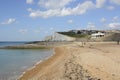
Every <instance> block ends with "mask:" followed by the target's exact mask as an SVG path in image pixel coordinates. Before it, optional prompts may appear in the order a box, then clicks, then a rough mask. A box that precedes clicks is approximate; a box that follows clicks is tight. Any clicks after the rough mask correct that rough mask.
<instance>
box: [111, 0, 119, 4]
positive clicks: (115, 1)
mask: <svg viewBox="0 0 120 80" xmlns="http://www.w3.org/2000/svg"><path fill="white" fill-rule="evenodd" d="M110 2H111V3H114V4H117V5H120V0H110Z"/></svg>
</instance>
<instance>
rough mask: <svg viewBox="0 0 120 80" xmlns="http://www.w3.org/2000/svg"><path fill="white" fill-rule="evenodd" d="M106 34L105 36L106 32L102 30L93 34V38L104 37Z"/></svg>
mask: <svg viewBox="0 0 120 80" xmlns="http://www.w3.org/2000/svg"><path fill="white" fill-rule="evenodd" d="M104 36H105V33H102V32H98V33H93V34H91V38H100V37H104Z"/></svg>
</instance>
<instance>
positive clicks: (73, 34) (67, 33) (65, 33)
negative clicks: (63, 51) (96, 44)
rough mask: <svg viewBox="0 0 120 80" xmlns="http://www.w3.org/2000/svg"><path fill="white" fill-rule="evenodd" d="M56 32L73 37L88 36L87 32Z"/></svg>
mask: <svg viewBox="0 0 120 80" xmlns="http://www.w3.org/2000/svg"><path fill="white" fill-rule="evenodd" d="M58 33H60V34H63V35H67V36H70V37H75V38H87V37H88V36H89V35H88V34H75V33H74V32H58Z"/></svg>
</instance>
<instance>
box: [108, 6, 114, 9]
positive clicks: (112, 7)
mask: <svg viewBox="0 0 120 80" xmlns="http://www.w3.org/2000/svg"><path fill="white" fill-rule="evenodd" d="M106 9H108V10H114V9H115V7H114V6H107V7H106Z"/></svg>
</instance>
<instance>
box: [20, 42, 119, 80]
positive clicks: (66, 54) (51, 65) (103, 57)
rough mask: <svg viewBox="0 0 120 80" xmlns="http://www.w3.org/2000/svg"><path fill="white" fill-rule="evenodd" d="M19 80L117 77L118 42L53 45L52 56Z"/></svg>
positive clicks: (92, 79) (94, 79) (103, 79)
mask: <svg viewBox="0 0 120 80" xmlns="http://www.w3.org/2000/svg"><path fill="white" fill-rule="evenodd" d="M19 80H120V45H117V44H116V43H115V42H91V43H86V45H84V46H82V44H81V42H74V43H73V44H67V45H63V46H59V47H56V48H55V54H54V55H53V56H52V57H50V58H49V59H47V60H44V61H43V62H41V63H39V64H38V65H36V66H35V68H33V69H31V70H29V71H27V72H26V73H24V74H23V76H22V77H20V78H19Z"/></svg>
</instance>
